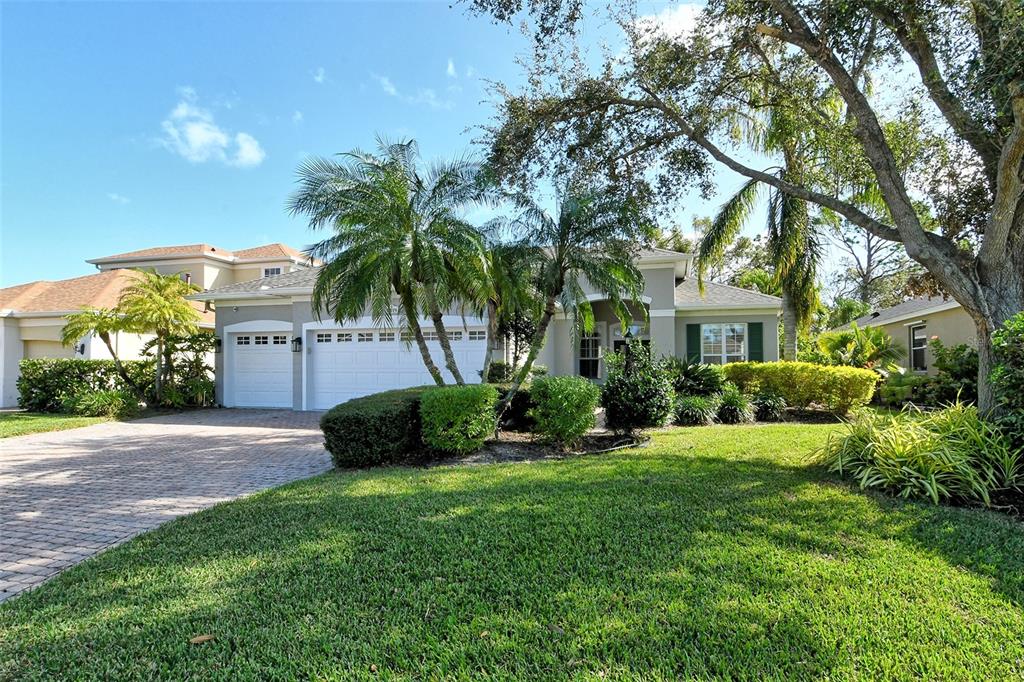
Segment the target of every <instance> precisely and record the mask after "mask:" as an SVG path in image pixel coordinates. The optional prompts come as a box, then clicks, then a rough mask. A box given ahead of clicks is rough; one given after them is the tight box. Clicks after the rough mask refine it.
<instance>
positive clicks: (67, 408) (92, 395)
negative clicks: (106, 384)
mask: <svg viewBox="0 0 1024 682" xmlns="http://www.w3.org/2000/svg"><path fill="white" fill-rule="evenodd" d="M61 408H62V409H61V411H62V412H66V413H67V414H74V415H77V416H80V417H113V418H115V419H121V418H124V417H130V416H132V415H133V414H135V413H137V412H138V411H139V399H138V398H136V397H135V394H133V393H132V392H131V391H122V390H114V389H101V390H98V391H94V390H86V391H82V392H81V393H79V394H77V395H69V396H65V397H64V399H63V400H62V404H61Z"/></svg>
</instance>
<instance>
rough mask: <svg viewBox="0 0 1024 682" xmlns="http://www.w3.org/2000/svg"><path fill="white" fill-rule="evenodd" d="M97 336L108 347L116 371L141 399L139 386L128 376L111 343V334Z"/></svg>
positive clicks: (104, 333)
mask: <svg viewBox="0 0 1024 682" xmlns="http://www.w3.org/2000/svg"><path fill="white" fill-rule="evenodd" d="M97 336H99V337H100V341H102V342H103V344H104V345H105V346H106V347H107V350H108V351H110V357H111V358H113V360H114V369H116V370H117V375H118V376H119V377H121V381H123V382H124V383H126V384H128V386H130V387H131V389H132V391H133V392H134V393H135V397H137V398H138V397H140V396H139V386H138V384H136V383H135V382H134V381H132V378H131V377H130V376H128V371H127V370H125V368H124V365H123V364H121V358H119V357H117V352H116V351H115V350H114V344H113V343H111V341H110V334H107V333H106V332H103V333H101V334H97Z"/></svg>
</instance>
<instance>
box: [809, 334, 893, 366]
mask: <svg viewBox="0 0 1024 682" xmlns="http://www.w3.org/2000/svg"><path fill="white" fill-rule="evenodd" d="M818 347H819V348H820V349H821V352H822V353H824V354H825V355H826V356H827V357H828V359H829V360H830V361H831V362H832V363H834V364H837V365H848V366H851V367H864V368H867V369H876V370H883V371H884V370H889V369H890V368H891V367H892V366H893V365H894V364H895V363H896V362H898V361H899V360H900V358H902V357H903V356H904V354H905V351H904V350H903V349H902V348H900V347H899V346H897V345H896V344H895V343H893V340H892V337H891V336H889V335H888V334H886V333H885V330H884V329H882V328H881V327H872V326H867V327H858V326H857V323H856V322H852V323H850V326H849V327H848V328H846V329H836V330H834V331H831V332H826V333H824V334H822V335H821V336H819V337H818Z"/></svg>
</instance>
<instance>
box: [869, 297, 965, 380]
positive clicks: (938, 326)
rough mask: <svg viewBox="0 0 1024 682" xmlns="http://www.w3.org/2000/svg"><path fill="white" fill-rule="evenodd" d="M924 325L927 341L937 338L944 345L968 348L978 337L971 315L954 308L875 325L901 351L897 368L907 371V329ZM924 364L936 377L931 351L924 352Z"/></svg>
mask: <svg viewBox="0 0 1024 682" xmlns="http://www.w3.org/2000/svg"><path fill="white" fill-rule="evenodd" d="M919 325H924V327H925V334H926V335H927V336H928V338H929V340H930V339H931V338H932V337H935V336H937V337H939V339H940V340H941V341H942V343H943V344H945V345H947V346H956V345H959V344H961V343H965V344H967V345H968V346H972V347H975V346H977V337H976V335H975V331H974V321H973V320H971V317H970V315H968V314H967V313H965V312H964V310H963V308H960V307H957V308H953V309H951V310H942V311H940V312H937V313H929V314H926V315H921V316H920V317H914V318H911V319H907V320H901V321H899V322H893V323H890V324H882V325H877V326H880V327H881V328H882V329H884V330H885V333H886V334H888V335H889V336H891V337H892V340H893V343H894V344H895V345H897V346H899V347H900V348H901V349H903V359H902V360H901V361H900V363H899V364H900V365H901V366H903V367H905V368H906V369H908V370H909V369H910V367H911V364H910V329H911V327H916V326H919ZM925 363H926V364H927V365H928V374H935V367H934V358H933V357H932V351H931V348H929V349H928V350H927V351H925Z"/></svg>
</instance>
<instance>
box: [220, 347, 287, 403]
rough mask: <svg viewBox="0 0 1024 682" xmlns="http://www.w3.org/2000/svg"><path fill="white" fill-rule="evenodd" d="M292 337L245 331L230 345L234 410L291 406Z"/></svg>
mask: <svg viewBox="0 0 1024 682" xmlns="http://www.w3.org/2000/svg"><path fill="white" fill-rule="evenodd" d="M291 340H292V337H291V334H287V333H283V332H251V333H250V332H245V333H243V334H233V335H232V336H231V337H230V338H229V343H231V351H232V353H231V354H232V361H231V370H232V371H231V374H230V375H229V376H230V381H231V396H230V398H231V400H230V402H231V405H232V406H234V407H291V406H292V352H291Z"/></svg>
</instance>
